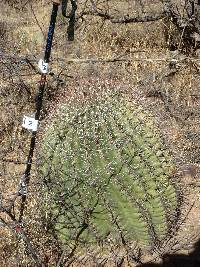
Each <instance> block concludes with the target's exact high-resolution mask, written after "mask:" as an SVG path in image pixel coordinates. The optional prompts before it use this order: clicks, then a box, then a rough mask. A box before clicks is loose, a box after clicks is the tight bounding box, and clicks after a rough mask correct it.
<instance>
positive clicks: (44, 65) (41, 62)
mask: <svg viewBox="0 0 200 267" xmlns="http://www.w3.org/2000/svg"><path fill="white" fill-rule="evenodd" d="M38 67H39V69H40V71H41V73H44V74H46V73H47V72H48V63H45V62H44V60H43V59H40V60H39V63H38Z"/></svg>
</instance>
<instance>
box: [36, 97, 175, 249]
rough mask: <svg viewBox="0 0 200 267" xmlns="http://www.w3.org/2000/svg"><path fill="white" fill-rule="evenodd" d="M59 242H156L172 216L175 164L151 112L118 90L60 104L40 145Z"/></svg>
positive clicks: (143, 244)
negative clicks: (117, 91)
mask: <svg viewBox="0 0 200 267" xmlns="http://www.w3.org/2000/svg"><path fill="white" fill-rule="evenodd" d="M39 171H40V175H41V176H42V177H43V179H44V181H45V184H46V185H47V188H48V196H49V202H48V207H46V208H47V209H48V211H49V213H50V214H51V223H52V224H53V228H54V231H55V233H56V235H57V237H58V239H59V240H60V241H62V242H63V243H66V244H77V242H78V241H79V243H80V247H81V245H82V247H84V246H85V244H87V246H91V247H95V246H98V245H99V244H101V245H102V246H103V247H104V249H105V251H104V252H103V253H106V248H108V247H109V244H110V242H111V241H112V243H116V244H119V243H120V242H121V243H123V242H126V243H127V244H129V245H130V244H133V243H134V244H135V243H137V244H138V245H139V246H140V247H144V248H150V249H152V248H155V247H159V246H160V245H161V244H162V242H164V241H165V239H166V238H167V236H168V235H169V233H170V231H171V227H172V225H173V224H174V223H175V220H176V217H177V210H178V206H179V204H178V193H177V188H176V186H175V184H174V182H173V179H172V176H173V171H174V164H173V161H172V158H171V155H170V153H169V152H168V150H167V149H166V147H165V145H164V144H163V140H162V138H161V137H160V134H159V131H158V128H157V127H156V126H155V123H154V121H153V118H152V116H151V115H149V114H148V113H147V112H144V111H143V109H142V108H141V107H139V106H138V105H136V104H134V103H132V101H129V100H128V98H126V97H125V96H123V95H121V94H119V93H108V92H107V93H102V94H101V95H99V96H98V97H93V98H92V97H90V99H89V98H88V99H86V100H85V101H80V102H78V101H77V102H76V101H74V102H73V101H71V103H66V104H63V105H61V107H60V108H58V112H57V113H56V115H55V117H54V119H53V120H52V122H51V123H50V125H49V126H48V128H47V129H46V131H45V133H44V137H43V140H42V145H41V147H40V165H39Z"/></svg>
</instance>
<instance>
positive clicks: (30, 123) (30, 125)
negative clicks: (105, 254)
mask: <svg viewBox="0 0 200 267" xmlns="http://www.w3.org/2000/svg"><path fill="white" fill-rule="evenodd" d="M60 2H61V0H54V1H53V7H52V14H51V20H50V25H49V31H48V37H47V43H46V49H45V54H44V59H40V61H39V64H38V66H39V69H40V71H41V79H40V83H39V91H38V96H37V99H36V112H35V117H34V118H32V117H28V116H24V120H23V125H22V126H23V127H24V128H26V129H28V130H30V131H31V132H32V137H31V142H30V148H29V154H28V158H27V163H26V168H25V171H24V175H23V177H22V179H21V182H20V188H19V191H18V194H19V196H21V199H22V201H21V208H20V215H19V222H21V221H22V217H23V213H24V208H25V202H26V197H27V191H28V185H29V181H30V171H31V166H32V160H33V152H34V149H35V143H36V136H37V129H38V122H39V119H40V113H41V109H42V104H43V96H44V90H45V85H46V76H47V72H48V63H49V59H50V55H51V48H52V42H53V36H54V29H55V24H56V18H57V12H58V7H59V5H60Z"/></svg>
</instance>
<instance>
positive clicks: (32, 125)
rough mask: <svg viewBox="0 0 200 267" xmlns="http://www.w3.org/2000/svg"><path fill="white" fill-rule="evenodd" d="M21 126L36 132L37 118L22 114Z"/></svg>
mask: <svg viewBox="0 0 200 267" xmlns="http://www.w3.org/2000/svg"><path fill="white" fill-rule="evenodd" d="M22 127H24V128H25V129H27V130H30V131H33V132H36V131H37V129H38V120H36V119H35V118H32V117H28V116H24V118H23V123H22Z"/></svg>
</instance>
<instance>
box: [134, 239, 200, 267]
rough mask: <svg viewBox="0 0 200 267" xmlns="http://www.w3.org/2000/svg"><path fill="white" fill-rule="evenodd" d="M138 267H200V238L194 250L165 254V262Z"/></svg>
mask: <svg viewBox="0 0 200 267" xmlns="http://www.w3.org/2000/svg"><path fill="white" fill-rule="evenodd" d="M137 267H200V240H199V241H198V242H197V243H196V244H195V246H194V250H193V252H191V253H190V254H189V255H184V254H174V255H170V254H165V255H164V256H163V263H162V264H156V263H145V264H141V265H137Z"/></svg>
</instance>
